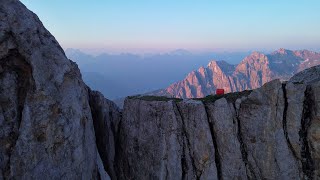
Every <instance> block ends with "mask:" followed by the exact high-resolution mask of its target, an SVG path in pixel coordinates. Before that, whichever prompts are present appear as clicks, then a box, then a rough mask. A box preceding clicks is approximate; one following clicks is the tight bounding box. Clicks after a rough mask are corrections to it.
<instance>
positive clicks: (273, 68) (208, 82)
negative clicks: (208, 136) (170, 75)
mask: <svg viewBox="0 0 320 180" xmlns="http://www.w3.org/2000/svg"><path fill="white" fill-rule="evenodd" d="M319 64H320V54H319V53H316V52H312V51H307V50H303V51H290V50H286V49H282V48H281V49H279V50H278V51H275V52H273V53H271V54H268V55H265V54H262V53H259V52H253V53H252V54H251V55H250V56H248V57H246V58H244V59H243V60H242V61H241V62H240V63H239V64H238V65H237V66H234V65H230V64H228V63H226V62H224V61H212V62H210V63H209V65H208V66H207V67H201V68H199V70H197V71H192V72H191V73H189V74H188V75H187V77H186V78H185V79H184V80H182V81H179V82H176V83H174V84H172V85H170V86H169V87H168V88H166V89H163V90H159V91H157V92H155V93H153V94H154V95H162V96H169V97H178V98H200V97H205V96H207V95H210V94H214V93H215V90H216V89H217V88H224V89H225V91H226V92H237V91H243V90H248V89H256V88H259V87H261V86H262V85H263V84H265V83H267V82H269V81H271V80H273V79H282V80H288V79H289V78H290V77H292V75H294V74H296V73H298V72H300V71H302V70H304V69H307V68H310V67H312V66H316V65H319ZM151 94H152V93H151Z"/></svg>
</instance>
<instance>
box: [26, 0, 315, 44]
mask: <svg viewBox="0 0 320 180" xmlns="http://www.w3.org/2000/svg"><path fill="white" fill-rule="evenodd" d="M21 1H22V2H23V3H24V4H25V5H26V6H27V7H28V8H29V9H31V10H32V11H33V12H35V13H37V14H38V16H39V17H40V19H41V20H42V22H43V23H44V25H45V26H46V27H47V28H48V29H49V30H50V31H51V33H52V34H53V35H54V36H55V37H56V38H57V39H58V41H59V42H60V44H61V45H62V46H63V47H64V48H69V47H73V48H114V49H117V48H118V49H130V48H132V49H134V48H135V49H139V48H141V49H145V48H151V49H176V48H185V49H216V48H223V49H277V48H279V47H285V48H289V49H290V48H291V49H305V48H308V49H310V48H311V49H319V48H320V23H319V22H320V11H319V8H320V1H319V0H305V1H302V0H264V1H262V0H241V1H240V0H197V1H196V0H175V1H173V0H91V1H89V0H21Z"/></svg>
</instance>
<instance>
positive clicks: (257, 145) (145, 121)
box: [0, 0, 320, 179]
mask: <svg viewBox="0 0 320 180" xmlns="http://www.w3.org/2000/svg"><path fill="white" fill-rule="evenodd" d="M0 19H1V21H0V145H1V146H0V179H110V178H111V179H319V178H320V166H319V164H320V114H319V112H320V98H319V97H320V94H319V93H320V66H317V67H313V68H310V69H307V70H305V71H302V72H300V73H298V74H297V75H295V76H294V77H293V78H291V79H290V81H288V82H286V83H281V82H280V81H279V80H274V81H271V82H269V83H267V84H265V85H264V86H262V87H261V88H259V89H256V90H254V91H252V92H251V93H240V94H237V97H236V95H235V94H229V95H226V96H224V97H221V98H220V99H218V100H210V99H209V100H208V99H203V100H202V101H200V100H190V99H189V100H181V99H169V98H163V97H131V98H127V99H126V101H125V105H124V109H123V111H121V110H119V109H118V108H117V106H116V105H115V104H114V103H113V102H111V101H109V100H107V99H105V98H104V97H103V96H102V95H101V93H99V92H96V91H91V90H90V88H88V87H87V86H86V85H85V84H84V83H83V81H82V79H81V74H80V72H79V69H78V68H77V66H76V64H75V63H73V62H72V61H70V60H68V59H67V58H66V57H65V55H64V52H63V50H62V49H61V47H60V46H59V44H58V43H57V41H56V40H55V39H54V37H53V36H52V35H51V34H50V33H49V32H48V31H47V30H46V29H45V28H44V27H43V26H42V24H41V22H40V21H39V20H38V18H37V17H36V16H35V15H34V14H33V13H32V12H30V11H28V10H27V9H26V8H25V7H24V6H23V5H22V4H21V3H20V2H19V1H17V0H0ZM288 53H290V52H288V51H285V50H283V51H281V52H279V53H278V54H288ZM295 53H296V54H295V55H294V56H299V57H300V56H301V57H304V56H308V57H309V60H310V59H312V58H313V59H315V58H316V55H315V54H313V53H311V54H310V53H308V52H299V53H298V52H295ZM291 55H292V54H291ZM279 56H281V55H279ZM314 56H315V57H314ZM253 59H259V62H260V63H259V64H255V61H254V60H253ZM253 59H251V58H248V59H247V61H246V63H244V65H241V67H239V68H238V70H237V72H239V73H240V74H242V75H243V76H246V74H248V72H251V74H252V72H253V70H248V68H247V67H248V66H247V64H252V63H253V64H255V65H254V66H257V67H258V68H257V69H260V70H261V69H264V70H265V72H269V66H267V65H268V61H267V59H266V57H265V56H264V55H262V54H259V53H257V54H256V55H254V57H253ZM218 64H219V66H221V67H220V68H218V66H217V65H218ZM299 67H300V66H299ZM234 68H235V67H234V66H230V65H227V64H225V63H223V62H215V63H214V62H213V63H212V64H211V65H210V66H209V69H211V70H210V71H209V70H208V68H202V69H201V70H200V71H199V72H195V73H194V74H195V75H197V76H198V77H197V78H195V79H193V77H192V76H190V79H189V80H188V82H189V81H190V82H194V83H196V82H202V83H203V82H205V83H207V85H208V86H212V85H214V84H213V83H211V82H209V81H207V80H206V79H204V78H203V77H205V76H206V75H207V74H210V73H212V72H216V73H220V72H222V71H223V72H227V73H225V76H220V77H216V78H213V82H219V83H220V82H221V83H222V82H223V81H224V80H225V79H228V78H229V77H230V74H233V73H234V72H235V69H234ZM260 70H259V71H260ZM267 78H268V76H266V77H265V78H262V79H267ZM229 80H230V81H231V79H229ZM238 81H239V83H240V84H242V80H241V78H239V79H238ZM258 81H259V82H260V80H257V82H258ZM210 83H211V84H210ZM249 84H250V83H249V82H248V84H247V86H249ZM250 86H252V84H251V85H250ZM232 88H235V87H233V86H230V90H231V89H232ZM190 91H192V89H190Z"/></svg>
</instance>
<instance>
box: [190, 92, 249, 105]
mask: <svg viewBox="0 0 320 180" xmlns="http://www.w3.org/2000/svg"><path fill="white" fill-rule="evenodd" d="M251 92H252V90H245V91H241V92H233V93H228V94H223V95H209V96H206V97H204V98H194V100H199V101H202V102H215V101H216V100H218V99H221V98H226V99H227V101H228V102H235V101H236V100H237V99H238V98H241V97H242V96H249V94H250V93H251Z"/></svg>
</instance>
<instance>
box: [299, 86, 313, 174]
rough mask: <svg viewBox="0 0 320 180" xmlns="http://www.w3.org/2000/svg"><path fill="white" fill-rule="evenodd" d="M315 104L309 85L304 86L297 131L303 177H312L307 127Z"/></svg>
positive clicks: (311, 160)
mask: <svg viewBox="0 0 320 180" xmlns="http://www.w3.org/2000/svg"><path fill="white" fill-rule="evenodd" d="M314 106H315V102H314V99H313V92H312V88H311V86H310V85H308V86H307V87H306V90H305V93H304V101H303V111H302V118H301V129H300V131H299V136H300V141H301V142H302V146H301V158H302V159H301V163H302V171H303V174H304V179H314V169H315V167H314V161H313V159H312V157H311V153H310V147H309V142H308V129H309V127H310V124H311V118H312V112H313V108H314Z"/></svg>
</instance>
